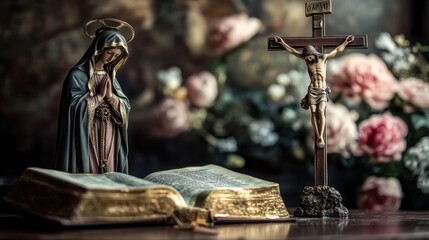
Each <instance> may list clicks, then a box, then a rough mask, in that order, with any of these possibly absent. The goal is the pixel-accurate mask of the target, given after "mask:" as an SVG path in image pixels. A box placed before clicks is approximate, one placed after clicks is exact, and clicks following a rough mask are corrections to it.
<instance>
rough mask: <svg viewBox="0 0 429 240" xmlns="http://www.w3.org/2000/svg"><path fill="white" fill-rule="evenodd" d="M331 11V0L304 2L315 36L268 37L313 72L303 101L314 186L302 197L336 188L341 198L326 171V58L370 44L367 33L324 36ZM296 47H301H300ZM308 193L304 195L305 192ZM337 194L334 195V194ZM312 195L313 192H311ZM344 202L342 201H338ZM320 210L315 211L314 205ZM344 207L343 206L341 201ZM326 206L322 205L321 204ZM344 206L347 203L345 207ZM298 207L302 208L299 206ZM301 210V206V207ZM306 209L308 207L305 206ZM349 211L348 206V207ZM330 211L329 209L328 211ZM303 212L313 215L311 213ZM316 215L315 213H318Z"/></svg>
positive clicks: (271, 44) (274, 48)
mask: <svg viewBox="0 0 429 240" xmlns="http://www.w3.org/2000/svg"><path fill="white" fill-rule="evenodd" d="M330 13H332V3H331V0H320V1H311V2H306V3H305V15H306V16H307V17H309V16H311V17H312V29H313V36H312V37H278V36H276V37H270V38H268V50H269V51H282V50H286V51H288V52H289V53H290V54H292V55H294V56H296V57H298V58H301V59H303V60H305V62H306V63H307V68H308V73H309V76H310V80H311V82H310V85H309V87H308V93H307V95H306V96H305V97H304V99H303V100H302V101H301V107H303V108H305V109H308V108H310V109H311V115H312V117H311V123H312V125H313V129H314V135H315V142H314V149H315V154H314V187H306V188H305V189H304V193H303V196H302V197H301V199H303V198H305V197H308V198H313V199H314V198H317V197H314V196H315V195H311V194H309V193H310V192H312V191H313V190H314V191H317V192H323V191H326V192H327V194H331V193H332V192H335V194H337V195H338V196H339V198H341V195H340V194H339V193H338V192H337V191H336V190H335V189H333V188H330V187H328V172H327V151H326V150H327V149H326V145H327V144H326V143H327V139H326V138H327V137H326V105H327V102H328V101H329V96H328V95H329V93H330V89H329V87H328V86H327V85H326V63H327V59H329V58H332V57H334V56H335V55H336V54H337V53H340V52H342V51H343V50H344V49H345V48H346V47H347V48H368V37H367V36H366V35H354V36H352V35H349V36H325V14H330ZM325 48H331V49H332V48H334V49H333V50H332V51H330V52H325ZM297 49H302V51H301V52H300V51H298V50H297ZM306 194H307V196H304V195H306ZM335 194H334V195H335ZM310 195H311V196H310ZM307 202H314V203H315V204H314V205H318V206H308V209H310V210H308V209H307V210H308V211H307V212H318V210H321V209H320V204H318V200H317V199H315V201H307ZM339 204H340V205H341V203H339ZM315 207H317V210H316V211H314V208H315ZM341 207H343V206H342V205H341ZM322 208H323V207H322ZM343 208H344V207H343ZM297 210H299V209H297ZM299 211H301V210H299ZM303 211H304V212H305V211H306V209H304V210H303ZM345 211H346V215H347V209H345ZM320 212H321V213H320V215H317V214H316V215H317V216H321V217H323V216H326V215H325V212H326V209H325V210H323V211H320ZM328 212H329V211H328ZM327 215H328V216H337V215H341V213H333V214H329V213H328V214H327ZM304 216H309V217H314V216H311V214H307V215H305V214H304ZM317 216H316V217H317Z"/></svg>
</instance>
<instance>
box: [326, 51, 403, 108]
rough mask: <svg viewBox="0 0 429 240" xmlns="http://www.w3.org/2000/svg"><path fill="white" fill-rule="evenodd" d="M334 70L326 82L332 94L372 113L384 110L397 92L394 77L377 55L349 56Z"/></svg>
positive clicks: (357, 54)
mask: <svg viewBox="0 0 429 240" xmlns="http://www.w3.org/2000/svg"><path fill="white" fill-rule="evenodd" d="M333 69H335V70H334V71H333V72H332V73H331V75H330V76H329V78H328V80H329V81H330V84H331V87H332V90H333V91H336V92H340V93H342V95H343V97H345V98H349V99H352V100H354V101H355V102H356V103H360V102H361V101H362V100H363V101H365V102H366V103H367V104H368V105H369V106H371V107H372V108H374V109H378V110H381V109H384V108H385V107H386V106H387V105H388V103H389V101H390V100H391V99H392V98H393V96H394V94H395V92H396V90H397V81H396V79H395V77H394V76H393V75H392V73H391V72H390V71H389V70H388V69H387V67H386V65H385V64H384V62H383V61H382V60H381V59H380V58H379V57H378V56H376V55H369V56H366V55H364V54H359V53H355V54H350V55H348V56H345V57H343V58H342V59H341V60H340V62H339V66H336V67H334V68H333Z"/></svg>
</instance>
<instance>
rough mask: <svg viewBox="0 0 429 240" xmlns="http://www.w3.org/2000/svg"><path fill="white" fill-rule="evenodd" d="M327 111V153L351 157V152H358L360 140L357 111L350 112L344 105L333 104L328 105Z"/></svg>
mask: <svg viewBox="0 0 429 240" xmlns="http://www.w3.org/2000/svg"><path fill="white" fill-rule="evenodd" d="M326 111H327V119H328V121H327V122H326V129H327V131H326V133H327V138H328V141H327V144H328V145H327V151H328V153H340V154H341V155H342V156H344V157H349V153H350V152H351V153H355V152H356V146H357V139H358V130H357V126H356V120H357V119H358V118H359V115H358V113H357V112H355V111H349V110H348V109H347V108H346V107H345V106H343V105H340V104H333V103H329V104H328V107H327V110H326ZM313 135H314V134H313Z"/></svg>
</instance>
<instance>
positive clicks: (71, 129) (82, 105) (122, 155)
mask: <svg viewBox="0 0 429 240" xmlns="http://www.w3.org/2000/svg"><path fill="white" fill-rule="evenodd" d="M111 46H115V47H117V46H121V47H123V48H124V49H125V53H123V56H121V59H117V60H116V62H114V63H113V64H112V65H111V66H107V67H106V68H107V69H106V70H107V74H109V77H110V79H112V92H113V95H114V97H113V98H114V99H115V101H114V102H115V103H116V104H117V105H116V106H115V107H114V109H113V111H112V118H111V120H110V123H109V124H110V129H109V132H110V134H109V135H108V136H107V137H114V139H110V140H109V143H113V146H112V147H113V149H111V150H113V152H111V153H112V155H111V159H110V160H111V161H113V164H111V166H110V168H109V169H108V170H109V171H117V172H123V173H128V136H127V128H128V115H129V110H130V104H129V100H128V98H127V97H126V96H125V95H124V93H123V92H122V89H121V87H120V85H119V83H118V80H117V79H116V77H115V75H116V74H115V73H116V69H117V68H119V66H120V65H121V64H123V62H125V60H126V58H127V56H128V48H127V45H126V40H125V39H124V38H123V36H122V35H120V34H119V33H118V32H116V31H110V30H109V31H107V30H106V31H104V32H102V33H100V34H99V35H98V36H97V37H96V38H95V39H94V41H93V43H92V44H91V46H90V47H89V49H88V50H87V52H86V53H85V55H84V56H83V57H82V59H81V60H80V61H79V63H78V64H77V65H76V66H75V67H73V68H72V69H71V70H70V72H69V74H68V75H67V77H66V79H65V81H64V84H63V89H62V95H61V102H60V110H59V116H58V132H57V150H56V157H55V161H56V162H55V168H56V169H58V170H62V171H66V172H70V173H98V171H99V170H98V166H95V165H98V163H97V164H94V163H93V164H91V161H94V160H95V161H98V159H97V158H96V157H94V156H95V155H98V152H97V153H95V152H94V149H92V150H90V148H93V147H96V146H94V143H93V142H91V140H90V138H91V137H90V135H91V131H93V133H92V136H93V137H92V138H93V140H94V139H95V138H94V136H95V135H97V134H98V133H97V132H94V131H98V129H99V127H98V126H96V124H98V121H97V120H96V116H95V109H96V105H98V104H99V103H100V101H107V100H103V99H99V95H97V88H96V86H95V84H96V82H95V77H94V69H93V66H94V62H95V61H94V58H95V56H96V55H99V54H101V53H102V50H103V49H104V48H106V47H111ZM97 101H98V102H97ZM108 104H111V103H108ZM115 109H116V110H115ZM97 139H98V137H97ZM97 144H98V143H97ZM90 155H93V156H91V157H90ZM94 167H96V169H94Z"/></svg>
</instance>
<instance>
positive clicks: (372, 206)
mask: <svg viewBox="0 0 429 240" xmlns="http://www.w3.org/2000/svg"><path fill="white" fill-rule="evenodd" d="M401 198H402V190H401V184H400V183H399V181H398V179H396V178H378V177H374V176H369V177H368V178H367V179H366V180H365V182H364V184H363V185H362V196H361V199H360V201H359V204H358V205H359V208H360V209H364V210H371V211H397V210H399V207H400V206H401Z"/></svg>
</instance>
